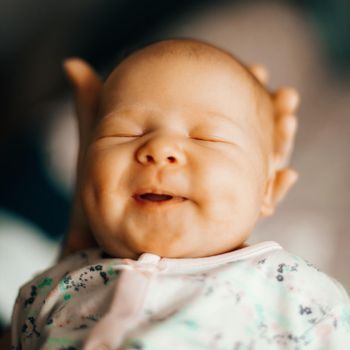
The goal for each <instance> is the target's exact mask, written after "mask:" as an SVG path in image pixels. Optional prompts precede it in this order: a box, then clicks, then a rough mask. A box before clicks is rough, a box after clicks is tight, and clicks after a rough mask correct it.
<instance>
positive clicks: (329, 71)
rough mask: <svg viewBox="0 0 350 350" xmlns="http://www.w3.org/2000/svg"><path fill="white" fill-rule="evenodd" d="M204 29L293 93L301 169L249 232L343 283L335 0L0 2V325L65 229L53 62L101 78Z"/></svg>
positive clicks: (349, 280) (349, 59) (340, 2)
mask: <svg viewBox="0 0 350 350" xmlns="http://www.w3.org/2000/svg"><path fill="white" fill-rule="evenodd" d="M169 37H191V38H197V39H203V40H206V41H209V42H211V43H213V44H214V45H217V46H220V47H222V48H224V49H227V50H229V51H231V52H232V53H234V54H236V55H237V56H238V57H239V58H241V59H242V60H243V61H244V62H246V63H262V64H264V65H265V66H266V67H267V68H268V70H269V71H270V75H271V80H270V88H271V90H273V89H276V88H277V87H279V86H282V85H290V86H294V87H296V88H297V89H298V90H299V91H300V94H301V97H302V105H301V108H300V112H299V115H298V116H299V133H298V136H297V140H296V145H295V153H294V155H293V158H292V166H293V167H294V168H295V169H296V170H297V171H298V172H299V174H300V179H299V181H298V183H297V185H296V186H295V188H293V190H292V191H291V193H290V195H289V196H288V198H287V199H286V200H285V201H284V203H283V204H282V205H281V206H280V208H279V210H278V211H277V213H276V214H275V215H274V216H273V217H272V218H270V219H268V220H265V221H263V222H261V223H260V224H259V225H258V227H257V229H256V231H255V233H254V235H253V236H252V238H251V242H257V241H263V240H276V241H277V242H279V243H280V244H282V245H283V246H284V247H285V248H286V249H287V250H289V251H292V252H294V253H296V254H299V255H301V256H303V257H304V258H306V259H307V260H309V261H310V262H312V263H313V264H315V265H317V266H318V267H320V268H321V269H322V270H324V271H325V272H327V273H329V274H331V275H332V276H334V277H335V278H337V279H338V280H339V281H340V282H341V283H343V285H344V286H345V288H346V289H347V290H348V291H350V274H349V265H350V264H349V263H350V253H349V247H350V235H349V233H348V230H349V224H350V222H349V221H350V220H349V217H350V215H349V208H350V196H349V194H350V189H349V180H350V157H349V153H350V2H349V1H348V0H323V1H317V0H309V1H302V0H294V1H287V0H279V1H263V0H256V1H253V0H250V1H249V0H246V1H238V0H231V1H229V0H226V1H225V0H215V1H209V0H186V1H185V0H167V1H156V0H154V1H146V0H143V1H141V0H128V1H122V0H104V1H97V0H74V1H67V0H61V1H53V0H46V1H44V0H32V1H30V2H28V1H25V0H0V77H1V79H0V102H1V109H0V110H1V114H0V115H1V118H0V170H1V171H0V327H1V328H3V327H5V325H6V324H8V322H9V320H10V315H11V309H12V305H13V302H14V298H15V297H16V294H17V291H18V288H19V286H20V285H21V284H23V283H24V282H25V281H26V280H28V279H30V278H31V277H32V276H33V274H34V273H36V272H38V271H40V270H42V269H44V268H46V267H47V266H49V265H51V264H53V263H54V261H55V259H56V257H57V253H58V251H59V245H60V243H61V241H62V238H63V235H64V233H65V231H66V229H67V225H68V216H69V210H70V201H71V195H72V190H73V187H74V178H75V161H76V154H77V144H78V142H77V141H78V140H77V128H76V123H75V119H74V110H73V105H72V97H71V91H70V89H69V86H68V84H67V81H66V80H65V78H64V76H63V71H62V60H63V59H64V58H67V57H71V56H79V57H82V58H84V59H86V60H87V61H88V62H90V63H91V64H92V65H93V66H94V67H95V68H96V69H97V71H98V72H99V73H100V74H101V76H106V74H107V73H108V72H109V71H110V69H111V68H112V67H113V66H114V64H115V62H116V61H117V59H118V58H119V57H120V56H121V55H122V54H123V53H124V52H126V51H128V50H130V49H132V48H133V47H135V46H138V45H141V44H143V43H146V42H149V41H152V40H157V39H163V38H169Z"/></svg>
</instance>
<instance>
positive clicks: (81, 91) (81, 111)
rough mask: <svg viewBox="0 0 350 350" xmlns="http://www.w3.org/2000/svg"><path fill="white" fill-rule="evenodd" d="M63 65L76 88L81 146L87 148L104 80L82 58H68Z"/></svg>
mask: <svg viewBox="0 0 350 350" xmlns="http://www.w3.org/2000/svg"><path fill="white" fill-rule="evenodd" d="M63 67H64V71H65V73H66V76H67V78H68V79H69V81H70V82H71V84H72V86H73V89H74V95H75V107H76V113H77V117H78V124H79V138H80V148H85V146H86V144H87V143H88V140H89V137H90V133H91V131H92V129H93V126H94V124H95V122H96V117H97V111H98V107H99V101H100V96H101V91H102V81H101V79H100V77H99V76H98V74H97V73H96V72H95V71H94V69H93V68H92V67H91V66H90V65H89V64H88V63H87V62H85V61H83V60H82V59H80V58H69V59H66V60H65V61H64V62H63Z"/></svg>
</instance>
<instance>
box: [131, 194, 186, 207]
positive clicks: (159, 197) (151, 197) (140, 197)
mask: <svg viewBox="0 0 350 350" xmlns="http://www.w3.org/2000/svg"><path fill="white" fill-rule="evenodd" d="M133 197H134V199H136V200H137V201H138V202H141V203H144V204H146V203H157V204H162V203H166V202H182V201H184V200H186V199H187V198H184V197H180V196H176V195H173V194H167V193H154V192H144V193H140V194H135V195H134V196H133Z"/></svg>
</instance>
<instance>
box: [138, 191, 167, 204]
mask: <svg viewBox="0 0 350 350" xmlns="http://www.w3.org/2000/svg"><path fill="white" fill-rule="evenodd" d="M139 199H141V200H144V201H151V202H160V201H168V200H171V199H173V196H170V195H168V194H157V193H143V194H141V195H139Z"/></svg>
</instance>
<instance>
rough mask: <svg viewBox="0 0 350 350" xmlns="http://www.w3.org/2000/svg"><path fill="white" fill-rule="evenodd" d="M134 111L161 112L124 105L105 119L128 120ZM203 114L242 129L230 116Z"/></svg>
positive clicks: (214, 113)
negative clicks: (128, 115)
mask: <svg viewBox="0 0 350 350" xmlns="http://www.w3.org/2000/svg"><path fill="white" fill-rule="evenodd" d="M134 110H136V111H138V112H141V113H144V114H145V115H152V114H153V113H159V110H158V109H157V108H154V107H149V106H146V107H145V106H139V105H137V104H132V105H124V106H123V105H122V106H120V107H118V108H117V109H115V110H113V111H112V112H110V113H108V114H107V115H106V116H105V117H104V118H103V119H107V120H108V119H109V118H111V117H115V118H117V119H119V120H128V117H127V115H125V114H129V113H132V112H133V111H134ZM124 113H125V114H124ZM201 113H202V114H203V115H205V117H206V119H207V120H209V121H213V119H214V120H215V119H216V120H221V121H224V122H225V123H226V124H230V126H233V127H235V128H236V129H239V130H241V129H242V127H241V126H240V125H239V124H238V123H237V122H236V121H235V120H233V119H232V118H230V117H229V116H228V115H226V114H224V113H221V112H215V111H210V110H205V109H203V112H201ZM207 120H206V121H207ZM129 121H130V120H129Z"/></svg>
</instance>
